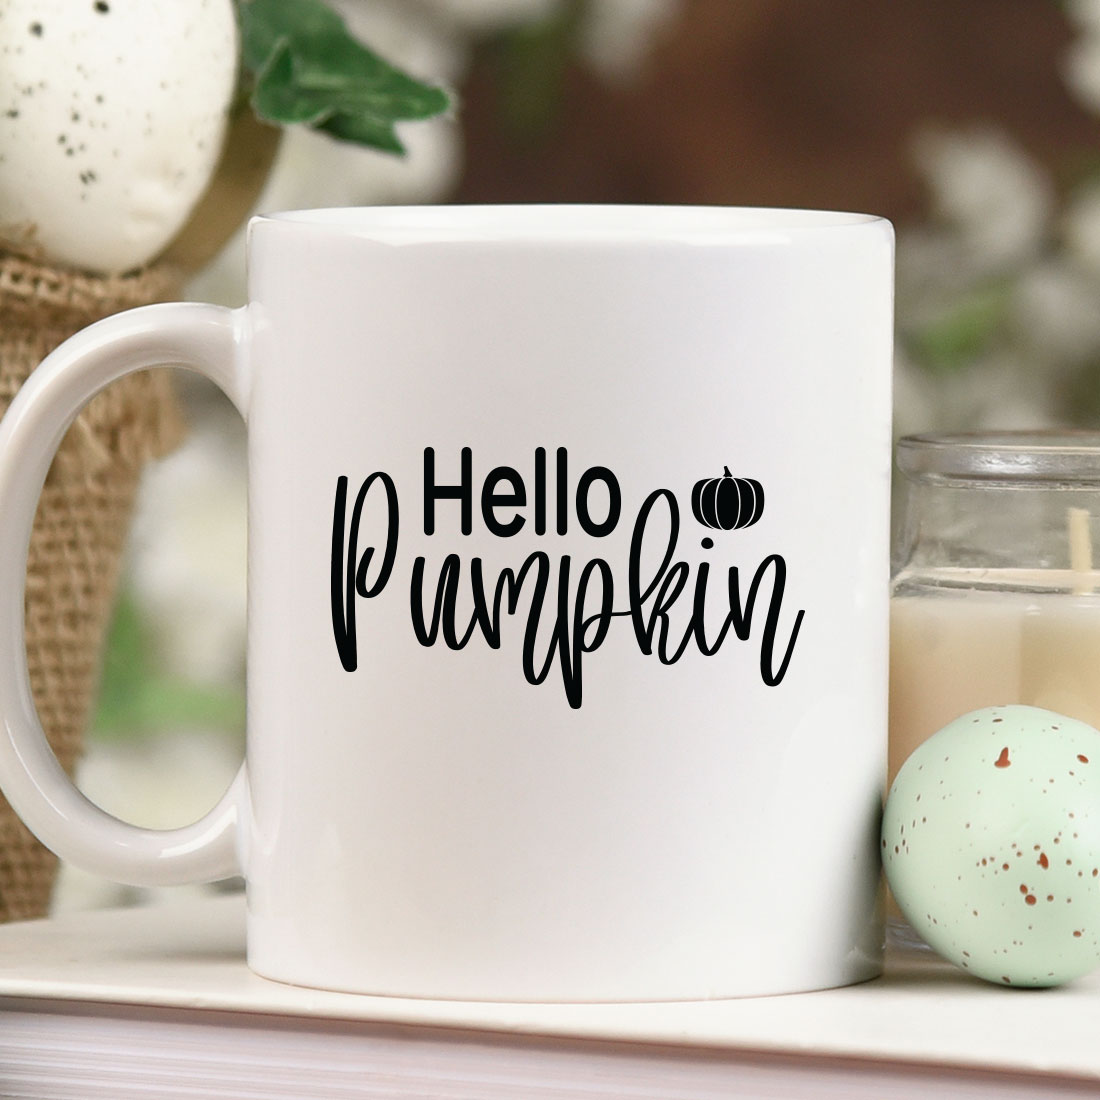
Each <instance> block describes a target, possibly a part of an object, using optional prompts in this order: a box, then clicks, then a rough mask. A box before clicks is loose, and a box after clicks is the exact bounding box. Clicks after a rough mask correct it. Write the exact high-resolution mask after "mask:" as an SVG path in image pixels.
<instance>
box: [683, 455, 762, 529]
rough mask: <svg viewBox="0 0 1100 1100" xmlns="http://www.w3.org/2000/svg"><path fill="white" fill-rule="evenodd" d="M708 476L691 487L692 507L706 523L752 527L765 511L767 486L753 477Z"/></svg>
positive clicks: (716, 526)
mask: <svg viewBox="0 0 1100 1100" xmlns="http://www.w3.org/2000/svg"><path fill="white" fill-rule="evenodd" d="M723 469H724V471H725V473H724V474H723V475H722V477H712V478H704V479H703V480H702V481H697V482H696V483H695V488H693V489H692V490H691V510H692V512H694V513H695V518H696V519H697V520H698V521H699V522H700V523H701V524H702V525H703V526H704V527H714V528H717V529H718V530H720V531H736V530H738V529H739V528H742V527H751V526H752V525H753V524H754V523H755V522H756V521H757V520H758V519H759V518H760V517H761V516H762V515H763V514H764V487H763V485H761V484H760V482H759V481H754V480H753V479H752V478H749V477H734V476H733V475H732V474H731V473H730V468H729V467H728V466H725V467H723Z"/></svg>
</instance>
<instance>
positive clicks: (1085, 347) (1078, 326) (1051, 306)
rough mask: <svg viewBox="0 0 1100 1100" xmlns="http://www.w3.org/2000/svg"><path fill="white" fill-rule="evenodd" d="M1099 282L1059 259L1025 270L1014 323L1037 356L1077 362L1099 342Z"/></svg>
mask: <svg viewBox="0 0 1100 1100" xmlns="http://www.w3.org/2000/svg"><path fill="white" fill-rule="evenodd" d="M1097 291H1098V288H1097V286H1096V284H1095V282H1094V281H1093V280H1092V279H1091V278H1088V277H1086V276H1085V275H1083V274H1082V272H1081V271H1080V270H1078V269H1077V268H1075V267H1074V266H1073V265H1071V264H1067V263H1065V262H1064V261H1063V260H1061V259H1051V260H1048V261H1045V262H1043V263H1040V264H1038V265H1037V266H1035V267H1033V268H1030V269H1028V270H1027V271H1025V272H1024V273H1023V274H1022V275H1021V277H1020V280H1019V282H1018V283H1017V285H1016V288H1015V293H1014V301H1013V305H1014V309H1013V324H1014V326H1015V328H1016V330H1017V340H1018V342H1019V343H1020V344H1021V345H1026V346H1029V347H1032V348H1034V349H1036V359H1037V360H1039V359H1042V360H1046V361H1048V362H1053V363H1054V365H1055V366H1073V367H1076V366H1078V365H1079V364H1080V363H1082V362H1084V361H1086V360H1088V359H1091V358H1092V357H1093V356H1095V354H1096V352H1097V349H1098V348H1100V309H1098V308H1097V304H1096V303H1097Z"/></svg>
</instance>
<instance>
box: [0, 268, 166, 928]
mask: <svg viewBox="0 0 1100 1100" xmlns="http://www.w3.org/2000/svg"><path fill="white" fill-rule="evenodd" d="M176 296H178V283H177V280H176V278H175V274H174V272H173V271H172V270H168V269H160V268H156V267H154V268H150V269H148V270H146V271H144V272H141V273H138V274H136V275H128V276H119V277H107V278H97V277H94V276H88V275H81V274H74V273H71V272H65V271H59V270H56V269H52V268H50V267H48V266H45V265H43V264H40V263H35V262H32V261H29V260H26V259H22V258H19V257H16V256H12V255H8V254H4V253H0V413H3V411H4V410H6V409H7V407H8V404H9V403H10V402H11V399H12V397H13V396H14V394H15V392H16V390H18V389H19V387H20V385H21V384H22V383H23V382H24V380H25V379H26V378H27V376H28V375H29V374H30V372H31V371H32V370H34V368H35V367H36V366H37V365H38V364H39V363H40V362H41V361H42V359H43V358H45V356H46V355H47V354H48V353H49V352H50V351H52V350H53V349H54V348H55V347H56V346H57V345H58V344H60V343H61V342H62V341H63V340H64V339H65V338H66V337H68V336H71V335H72V334H73V333H74V332H76V331H78V330H79V329H81V328H84V327H85V326H86V325H89V324H91V323H92V322H93V321H97V320H99V319H100V318H103V317H106V316H108V315H109V314H112V313H117V312H119V311H120V310H123V309H129V308H130V307H132V306H138V305H144V304H147V303H150V302H155V301H164V300H166V299H168V298H172V297H176ZM181 435H182V421H181V418H180V416H179V412H178V406H177V405H176V402H175V400H174V397H173V394H172V389H171V380H170V377H169V375H168V373H167V372H166V371H147V372H142V373H139V374H135V375H131V376H129V377H128V378H125V379H122V380H121V381H119V382H116V383H114V384H113V385H112V386H110V387H108V388H107V389H106V390H104V391H103V392H102V393H101V394H99V395H98V396H97V397H95V398H94V399H93V400H92V401H91V402H90V403H89V404H88V406H87V407H86V408H85V409H84V411H83V412H82V413H81V414H80V416H79V418H78V419H77V421H76V423H75V424H74V425H73V427H72V428H71V429H70V430H69V432H68V434H67V435H66V437H65V440H64V442H63V443H62V446H61V448H60V450H59V451H58V454H57V458H56V460H55V461H54V464H53V466H52V468H51V470H50V474H49V477H48V478H47V481H46V487H45V490H44V492H43V494H42V499H41V501H40V503H39V507H38V514H37V516H36V518H35V524H34V533H33V535H32V538H31V547H30V554H29V558H28V562H27V595H26V633H25V637H26V646H27V663H28V666H29V669H30V680H31V687H32V689H33V691H34V699H35V703H36V705H37V707H38V714H39V717H40V718H41V721H42V725H43V728H44V729H45V730H46V734H47V737H48V738H49V741H50V744H51V745H52V746H53V750H54V752H55V753H56V755H57V758H58V760H59V761H60V762H61V764H62V766H63V767H65V768H66V770H68V771H69V772H70V773H71V772H72V769H73V767H74V765H75V764H76V760H77V757H78V755H79V752H80V748H81V744H82V740H83V735H84V730H85V727H86V724H87V722H88V718H89V713H90V709H91V705H92V703H93V701H94V697H95V691H96V687H97V683H98V677H99V671H100V661H101V656H102V647H103V640H104V636H105V633H106V628H107V625H108V620H109V616H110V613H111V608H112V604H113V601H114V595H115V585H116V582H117V579H118V570H119V564H120V561H121V557H122V552H123V547H124V545H125V541H126V534H127V527H128V523H129V517H130V511H131V508H132V505H133V500H134V492H135V489H136V487H137V482H138V477H139V474H140V472H141V468H142V465H143V463H144V462H145V461H146V460H147V459H149V458H151V457H154V456H159V455H162V454H164V453H166V452H167V451H168V450H170V449H171V448H172V447H173V446H174V445H175V444H176V443H177V442H178V441H179V439H180V437H181ZM0 522H3V517H0ZM56 868H57V863H56V859H55V858H54V857H53V856H52V855H51V854H50V853H49V852H47V851H46V850H45V849H44V848H43V847H42V846H41V845H40V844H38V842H37V841H36V840H35V839H34V838H33V837H32V836H31V835H30V833H29V832H28V831H27V830H26V828H25V827H24V826H23V825H22V823H21V822H19V821H18V820H17V819H16V817H15V815H14V813H13V812H12V810H11V808H10V807H9V806H8V804H7V802H6V801H5V800H3V799H2V798H0V921H7V920H18V919H24V918H29V917H37V916H41V915H43V914H44V913H45V912H46V910H47V907H48V905H49V898H50V891H51V888H52V885H53V879H54V876H55V873H56Z"/></svg>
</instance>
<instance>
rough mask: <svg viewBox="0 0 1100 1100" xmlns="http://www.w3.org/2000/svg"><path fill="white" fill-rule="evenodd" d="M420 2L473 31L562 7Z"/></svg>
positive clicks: (543, 2) (546, 2)
mask: <svg viewBox="0 0 1100 1100" xmlns="http://www.w3.org/2000/svg"><path fill="white" fill-rule="evenodd" d="M360 2H362V0H360ZM406 2H407V0H406ZM422 3H423V6H424V7H425V8H427V9H429V10H430V11H432V12H433V13H434V14H435V15H436V16H439V17H442V18H443V19H445V20H449V21H451V22H452V23H453V24H454V25H455V26H456V27H459V28H462V29H464V30H466V31H468V32H473V33H484V32H486V31H493V30H498V29H500V28H503V27H509V26H515V25H516V24H521V23H529V22H531V21H533V20H536V19H545V18H546V17H547V16H549V15H552V14H554V12H555V11H557V10H558V9H559V8H561V6H562V0H422Z"/></svg>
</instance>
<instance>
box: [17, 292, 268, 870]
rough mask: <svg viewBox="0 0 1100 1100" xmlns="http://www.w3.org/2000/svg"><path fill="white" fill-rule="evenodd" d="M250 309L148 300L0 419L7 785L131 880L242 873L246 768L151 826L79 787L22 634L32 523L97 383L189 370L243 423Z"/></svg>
mask: <svg viewBox="0 0 1100 1100" xmlns="http://www.w3.org/2000/svg"><path fill="white" fill-rule="evenodd" d="M245 313H246V311H245V310H244V309H240V310H229V309H226V308H224V307H222V306H212V305H204V304H200V303H195V302H181V303H169V304H165V305H151V306H141V307H139V308H137V309H133V310H128V311H127V312H125V313H120V314H117V315H115V316H113V317H108V318H107V319H106V320H103V321H99V322H97V323H96V324H94V325H91V326H90V327H88V328H86V329H85V330H84V331H82V332H79V333H77V334H76V335H75V336H73V337H71V338H70V339H68V340H66V341H65V342H64V343H63V344H62V345H61V346H60V347H59V348H57V349H56V350H55V351H54V352H52V353H51V354H50V355H49V356H47V358H46V359H45V360H43V362H42V364H41V365H40V366H39V367H38V368H37V369H36V370H35V371H34V372H33V373H32V374H31V376H30V377H29V378H28V380H27V381H26V383H24V385H23V387H22V388H21V389H20V391H19V393H18V394H16V396H15V398H14V400H13V401H12V403H11V405H10V407H9V409H8V412H7V414H6V415H5V416H4V418H3V421H2V422H0V517H3V519H2V521H0V788H2V789H3V792H4V794H5V795H6V796H7V798H8V801H9V802H10V803H11V805H12V807H13V809H14V810H15V812H16V813H17V814H18V815H19V816H20V817H21V818H22V819H23V821H24V822H25V823H26V824H27V826H28V827H29V828H30V830H31V831H32V832H33V833H34V834H35V835H36V836H37V837H38V839H39V840H41V841H42V843H43V844H45V845H46V846H47V847H48V848H50V849H52V850H53V851H54V852H56V853H57V854H58V855H59V856H61V857H62V858H63V859H66V860H69V861H71V862H72V863H74V864H77V865H78V866H80V867H82V868H84V869H85V870H87V871H91V872H93V873H96V874H100V875H103V876H104V877H106V878H111V879H114V880H116V881H118V882H125V883H129V884H131V885H134V886H168V885H174V884H180V883H184V882H206V881H210V880H212V879H218V878H227V877H229V876H230V875H234V874H237V873H238V872H239V870H240V859H239V857H238V851H237V847H238V829H237V822H238V818H239V815H240V814H241V812H242V810H243V807H244V799H245V798H246V795H247V790H246V785H245V773H244V765H242V766H241V769H240V771H239V772H238V773H237V777H236V779H235V780H234V781H233V783H232V784H231V785H230V787H229V789H228V790H227V791H226V793H225V794H224V795H223V796H222V798H221V800H220V801H219V802H218V804H217V805H216V806H215V807H214V808H213V809H212V810H211V811H210V812H209V813H208V814H207V815H206V816H205V817H203V818H202V819H201V820H199V821H197V822H195V824H193V825H188V826H186V827H184V828H181V829H164V830H160V829H144V828H139V827H138V826H135V825H129V824H126V823H125V822H123V821H120V820H119V819H118V818H116V817H113V816H111V815H110V814H108V813H105V812H104V811H103V810H101V809H100V808H99V807H98V806H96V805H95V804H94V803H92V802H90V801H89V800H88V799H87V798H85V796H84V795H83V794H81V793H80V791H79V790H77V788H76V786H75V785H74V784H73V783H72V781H71V780H70V779H69V777H68V776H67V775H66V774H65V771H64V769H63V768H62V767H61V765H60V764H59V763H58V762H57V758H56V757H55V756H54V754H53V751H52V750H51V749H50V746H49V744H48V742H47V741H46V735H45V733H44V732H43V730H42V725H41V723H40V721H39V719H38V713H37V711H36V709H35V705H34V699H33V697H32V695H31V686H30V676H29V673H28V670H27V655H26V647H25V645H24V641H23V628H24V621H23V620H24V604H23V600H24V589H25V586H26V563H27V553H28V549H29V547H30V539H31V526H32V524H33V522H34V516H35V511H36V508H37V504H38V497H39V494H40V493H41V491H42V487H43V485H44V484H45V480H46V474H47V472H48V471H49V468H50V463H51V461H52V459H53V455H54V452H55V451H56V450H57V447H58V445H59V444H60V442H61V439H62V437H63V436H64V434H65V431H66V429H67V428H68V427H69V425H70V424H71V423H72V422H73V420H75V419H76V416H77V413H78V412H79V411H80V409H81V408H83V406H84V405H85V404H86V403H87V402H88V401H89V400H90V399H91V398H92V397H93V396H95V394H96V393H98V392H99V390H101V389H103V388H104V387H105V386H106V385H107V384H108V383H110V382H113V381H114V380H115V379H117V378H121V377H123V376H124V375H126V374H130V373H131V372H133V371H137V370H142V369H144V368H147V367H155V366H184V367H190V368H192V369H194V370H196V371H198V372H199V373H200V374H203V375H205V376H206V377H207V378H209V379H210V380H211V381H213V382H215V383H216V384H217V385H218V386H220V387H221V389H223V390H224V391H225V393H226V394H227V395H228V396H229V398H230V400H232V402H233V404H234V405H236V407H237V409H238V411H239V412H240V413H241V415H242V416H243V417H245V419H246V421H247V406H248V368H247V362H246V358H245V355H244V351H245V341H246V325H245Z"/></svg>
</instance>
